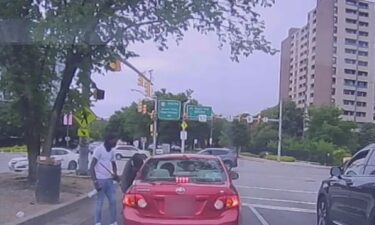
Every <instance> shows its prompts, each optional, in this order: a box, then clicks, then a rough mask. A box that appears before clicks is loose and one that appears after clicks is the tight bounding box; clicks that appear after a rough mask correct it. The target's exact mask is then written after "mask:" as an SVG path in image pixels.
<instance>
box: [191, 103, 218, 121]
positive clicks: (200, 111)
mask: <svg viewBox="0 0 375 225" xmlns="http://www.w3.org/2000/svg"><path fill="white" fill-rule="evenodd" d="M202 116H203V117H205V118H206V119H207V120H211V119H212V107H207V106H196V105H188V106H187V117H188V120H196V121H198V120H200V119H199V117H202Z"/></svg>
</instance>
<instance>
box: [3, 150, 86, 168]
mask: <svg viewBox="0 0 375 225" xmlns="http://www.w3.org/2000/svg"><path fill="white" fill-rule="evenodd" d="M51 157H52V158H54V159H55V160H60V161H61V168H62V169H67V170H76V169H77V167H78V157H79V155H78V154H77V153H75V152H73V151H72V150H69V149H66V148H52V149H51ZM8 167H9V170H11V171H14V172H24V171H27V170H28V169H29V162H28V160H27V157H26V156H24V157H16V158H13V159H11V160H10V161H9V163H8Z"/></svg>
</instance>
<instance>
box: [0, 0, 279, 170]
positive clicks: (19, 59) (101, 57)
mask: <svg viewBox="0 0 375 225" xmlns="http://www.w3.org/2000/svg"><path fill="white" fill-rule="evenodd" d="M272 3H273V0H262V1H258V0H240V1H230V0H227V1H214V0H205V1H195V0H181V1H160V0H147V1H142V0H135V1H125V0H105V1H101V0H100V1H99V0H92V1H59V0H45V1H41V0H36V1H10V2H9V1H5V2H1V3H0V14H1V15H2V16H3V18H4V19H7V18H11V19H14V18H16V19H21V20H20V21H22V22H21V23H22V24H18V25H17V26H16V27H17V29H11V27H9V28H10V29H9V31H10V32H8V33H7V35H8V36H7V37H6V38H5V40H12V38H9V37H12V36H16V37H18V38H19V37H21V39H20V40H19V45H14V46H5V47H1V51H0V52H2V56H3V57H1V58H0V61H1V62H0V63H1V65H0V66H1V68H6V73H7V74H10V75H9V76H8V77H9V82H11V83H12V84H14V85H13V86H12V88H10V89H12V92H13V93H14V96H16V98H19V99H20V102H22V104H23V105H24V107H25V108H24V109H23V112H25V114H24V116H23V118H24V124H25V130H26V132H25V138H26V140H27V141H26V142H27V145H28V155H29V168H30V171H29V176H31V177H32V176H33V175H32V174H34V169H35V167H34V166H35V161H36V156H37V155H38V154H39V146H40V139H41V138H40V137H41V133H42V132H41V130H42V129H43V126H42V124H43V123H42V118H40V117H42V115H43V113H42V112H44V111H43V107H45V106H46V105H47V106H51V107H48V110H47V112H48V117H47V118H48V121H47V123H46V126H45V128H46V129H45V131H44V133H45V135H44V143H43V151H42V154H44V155H47V156H48V155H50V149H51V146H52V140H53V138H54V135H55V131H56V126H57V121H58V119H59V118H60V115H61V111H62V109H63V106H64V104H65V101H66V96H67V95H68V93H69V89H70V87H71V84H72V82H73V80H74V78H75V76H76V74H79V75H81V76H85V75H87V74H89V73H90V72H93V71H95V72H101V73H103V72H104V68H105V65H107V64H108V63H109V62H111V61H113V60H115V59H117V58H122V59H127V58H129V57H132V56H136V53H134V52H131V51H129V50H128V47H129V45H131V44H132V43H135V42H144V41H148V40H152V41H154V42H155V44H156V45H157V46H158V47H159V49H160V50H165V49H167V38H168V37H174V38H175V40H176V41H177V42H179V41H181V40H182V39H183V34H184V32H185V31H187V30H188V29H195V30H197V31H199V32H201V33H202V34H207V33H209V32H213V33H215V34H216V35H217V36H218V40H219V47H220V48H221V47H223V45H224V44H227V45H229V47H230V54H231V59H232V60H234V61H238V60H239V57H240V56H248V55H250V54H251V53H252V52H253V51H263V52H266V53H271V54H273V53H275V50H274V49H273V48H271V46H270V43H269V42H268V41H267V40H266V39H265V37H264V34H263V31H264V28H265V26H264V23H263V22H262V21H261V20H260V15H259V14H258V13H257V12H256V10H255V8H256V7H257V6H263V7H269V6H271V5H272ZM12 31H14V32H12ZM16 34H17V35H16ZM12 41H14V40H12ZM35 59H40V60H35ZM56 64H60V65H61V67H62V69H61V70H56ZM2 73H4V71H2ZM55 78H57V79H55ZM56 86H57V90H55V89H53V88H54V87H56ZM45 89H47V90H46V91H43V92H39V91H37V90H45ZM52 89H53V90H52ZM51 93H54V95H52V94H51ZM46 97H53V98H52V100H51V101H50V102H49V103H51V104H46V102H47V100H45V99H44V98H46Z"/></svg>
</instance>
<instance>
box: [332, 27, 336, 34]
mask: <svg viewBox="0 0 375 225" xmlns="http://www.w3.org/2000/svg"><path fill="white" fill-rule="evenodd" d="M333 33H335V34H337V27H336V26H334V27H333Z"/></svg>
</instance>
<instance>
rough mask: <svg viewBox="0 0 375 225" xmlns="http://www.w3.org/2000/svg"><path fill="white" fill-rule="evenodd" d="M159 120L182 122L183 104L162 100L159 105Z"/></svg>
mask: <svg viewBox="0 0 375 225" xmlns="http://www.w3.org/2000/svg"><path fill="white" fill-rule="evenodd" d="M158 118H159V119H160V120H180V118H181V102H180V101H175V100H160V101H159V104H158Z"/></svg>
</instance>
